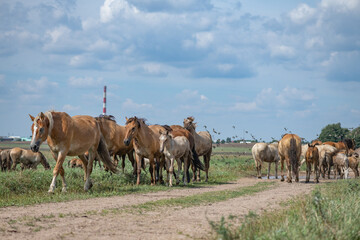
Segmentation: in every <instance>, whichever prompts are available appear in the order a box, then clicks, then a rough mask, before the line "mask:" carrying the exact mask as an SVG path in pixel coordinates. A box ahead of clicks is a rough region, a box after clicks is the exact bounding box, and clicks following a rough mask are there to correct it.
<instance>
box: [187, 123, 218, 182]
mask: <svg viewBox="0 0 360 240" xmlns="http://www.w3.org/2000/svg"><path fill="white" fill-rule="evenodd" d="M194 120H195V119H194V117H188V118H186V119H184V122H183V123H184V128H185V129H187V130H188V131H189V132H190V133H191V134H192V135H193V136H194V139H195V150H196V153H197V155H198V156H203V157H204V163H205V174H206V176H205V182H207V181H208V178H209V168H210V157H211V152H212V138H211V135H210V133H209V132H207V131H201V132H196V131H195V129H196V123H194ZM197 180H198V181H200V170H198V171H197Z"/></svg>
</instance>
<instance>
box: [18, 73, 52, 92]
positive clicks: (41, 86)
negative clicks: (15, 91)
mask: <svg viewBox="0 0 360 240" xmlns="http://www.w3.org/2000/svg"><path fill="white" fill-rule="evenodd" d="M16 85H17V87H18V88H19V89H21V90H22V91H24V92H27V93H34V94H40V93H42V92H43V91H44V90H45V89H51V88H57V87H58V83H57V82H51V81H49V80H48V79H47V77H41V78H40V79H35V80H34V79H28V80H25V81H17V84H16Z"/></svg>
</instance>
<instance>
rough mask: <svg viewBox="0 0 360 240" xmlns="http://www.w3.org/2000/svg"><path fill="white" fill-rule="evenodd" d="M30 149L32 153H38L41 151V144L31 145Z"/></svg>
mask: <svg viewBox="0 0 360 240" xmlns="http://www.w3.org/2000/svg"><path fill="white" fill-rule="evenodd" d="M30 149H31V151H33V152H38V151H39V149H40V144H38V143H35V144H31V145H30Z"/></svg>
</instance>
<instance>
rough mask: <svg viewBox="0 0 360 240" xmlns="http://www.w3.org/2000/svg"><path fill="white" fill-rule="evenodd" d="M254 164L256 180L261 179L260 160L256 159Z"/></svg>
mask: <svg viewBox="0 0 360 240" xmlns="http://www.w3.org/2000/svg"><path fill="white" fill-rule="evenodd" d="M255 163H256V171H257V178H259V179H261V160H260V161H259V159H257V160H256V161H255Z"/></svg>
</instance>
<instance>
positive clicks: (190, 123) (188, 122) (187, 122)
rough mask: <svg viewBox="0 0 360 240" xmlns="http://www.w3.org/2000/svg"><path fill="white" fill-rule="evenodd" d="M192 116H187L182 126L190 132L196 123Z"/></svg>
mask: <svg viewBox="0 0 360 240" xmlns="http://www.w3.org/2000/svg"><path fill="white" fill-rule="evenodd" d="M194 120H195V119H194V117H188V118H186V119H184V122H183V123H184V128H185V129H186V130H188V131H190V132H191V130H195V128H196V123H194Z"/></svg>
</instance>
